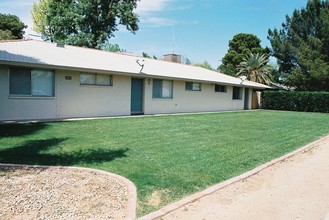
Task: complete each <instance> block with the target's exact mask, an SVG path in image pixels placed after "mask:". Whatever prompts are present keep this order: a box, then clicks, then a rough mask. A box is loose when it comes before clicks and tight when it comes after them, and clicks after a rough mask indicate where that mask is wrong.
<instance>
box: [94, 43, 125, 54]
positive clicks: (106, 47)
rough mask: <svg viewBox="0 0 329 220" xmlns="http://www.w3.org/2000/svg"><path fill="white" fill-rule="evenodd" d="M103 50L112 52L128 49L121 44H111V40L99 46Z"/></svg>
mask: <svg viewBox="0 0 329 220" xmlns="http://www.w3.org/2000/svg"><path fill="white" fill-rule="evenodd" d="M99 49H101V50H105V51H110V52H115V53H117V52H125V51H126V50H124V49H121V48H120V46H119V44H111V43H110V42H105V43H102V44H101V45H100V47H99Z"/></svg>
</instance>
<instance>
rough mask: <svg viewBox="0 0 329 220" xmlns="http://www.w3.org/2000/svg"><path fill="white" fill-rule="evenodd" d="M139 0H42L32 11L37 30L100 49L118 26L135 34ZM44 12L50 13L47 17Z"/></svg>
mask: <svg viewBox="0 0 329 220" xmlns="http://www.w3.org/2000/svg"><path fill="white" fill-rule="evenodd" d="M137 1H138V0H125V1H122V0H92V1H91V0H39V3H38V4H35V5H34V7H33V10H32V16H33V19H34V24H35V30H37V31H38V32H40V33H41V34H42V35H43V36H44V37H45V38H46V39H50V40H52V41H57V42H64V43H67V44H71V45H77V46H85V47H90V48H99V47H100V46H101V45H102V44H103V43H104V42H106V41H107V40H109V39H110V38H111V37H113V36H114V32H115V31H117V30H118V25H123V26H125V27H126V29H127V30H129V31H131V32H132V33H135V32H136V31H137V30H138V16H137V14H135V13H134V11H133V10H134V9H135V8H136V7H137ZM41 14H44V15H46V16H43V15H41Z"/></svg>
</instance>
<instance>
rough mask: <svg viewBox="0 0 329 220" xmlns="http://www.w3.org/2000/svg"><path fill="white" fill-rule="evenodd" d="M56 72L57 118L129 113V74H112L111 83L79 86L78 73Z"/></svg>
mask: <svg viewBox="0 0 329 220" xmlns="http://www.w3.org/2000/svg"><path fill="white" fill-rule="evenodd" d="M56 73H57V74H56V75H57V77H56V100H57V109H56V110H57V118H68V117H91V116H114V115H129V114H130V81H131V80H130V77H127V76H119V75H113V86H90V85H80V73H79V72H67V71H57V72H56ZM65 76H72V80H65Z"/></svg>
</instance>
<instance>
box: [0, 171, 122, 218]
mask: <svg viewBox="0 0 329 220" xmlns="http://www.w3.org/2000/svg"><path fill="white" fill-rule="evenodd" d="M127 195H128V190H127V187H126V185H125V184H124V183H122V182H120V181H119V180H117V179H116V178H113V177H111V176H108V175H105V174H100V173H97V172H93V171H85V170H75V169H60V168H4V167H0V219H125V209H126V206H127Z"/></svg>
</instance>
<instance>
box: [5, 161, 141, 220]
mask: <svg viewBox="0 0 329 220" xmlns="http://www.w3.org/2000/svg"><path fill="white" fill-rule="evenodd" d="M0 167H17V168H46V169H70V170H82V171H92V172H96V173H99V174H104V175H108V176H111V177H113V178H116V179H118V180H119V181H121V182H123V183H124V184H125V185H126V186H127V190H128V201H127V208H126V219H127V220H133V219H136V205H137V191H136V187H135V185H134V184H133V183H132V182H131V181H130V180H128V179H127V178H125V177H123V176H120V175H117V174H115V173H110V172H106V171H103V170H96V169H92V168H84V167H68V166H42V165H25V164H3V163H0Z"/></svg>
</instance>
